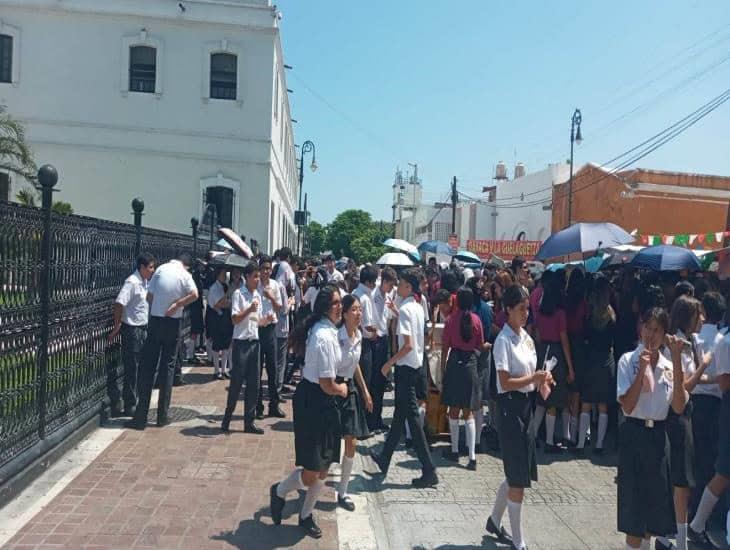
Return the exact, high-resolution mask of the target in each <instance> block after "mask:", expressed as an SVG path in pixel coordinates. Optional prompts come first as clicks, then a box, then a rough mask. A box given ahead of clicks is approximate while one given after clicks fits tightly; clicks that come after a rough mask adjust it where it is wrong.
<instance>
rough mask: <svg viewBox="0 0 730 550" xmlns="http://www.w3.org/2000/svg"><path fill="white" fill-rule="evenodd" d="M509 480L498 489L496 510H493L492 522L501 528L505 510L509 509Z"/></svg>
mask: <svg viewBox="0 0 730 550" xmlns="http://www.w3.org/2000/svg"><path fill="white" fill-rule="evenodd" d="M508 489H509V487H508V486H507V480H506V479H505V480H504V481H503V482H502V484H501V485H500V486H499V488H498V489H497V499H496V500H495V501H494V508H492V521H493V522H494V525H496V526H497V528H499V527H500V526H501V525H502V516H504V510H505V508H507V490H508Z"/></svg>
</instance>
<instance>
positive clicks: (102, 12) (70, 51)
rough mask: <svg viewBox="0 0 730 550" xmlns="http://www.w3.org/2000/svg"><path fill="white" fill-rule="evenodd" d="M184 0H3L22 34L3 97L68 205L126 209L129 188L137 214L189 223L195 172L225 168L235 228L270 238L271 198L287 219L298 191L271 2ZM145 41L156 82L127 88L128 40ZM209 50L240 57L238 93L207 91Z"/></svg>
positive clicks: (206, 174) (122, 215) (163, 223)
mask: <svg viewBox="0 0 730 550" xmlns="http://www.w3.org/2000/svg"><path fill="white" fill-rule="evenodd" d="M184 3H185V5H186V7H187V11H186V12H185V13H182V12H181V11H180V9H179V8H178V6H177V2H173V1H168V0H105V1H104V2H100V1H98V0H64V2H62V3H60V2H58V1H57V0H0V19H1V20H2V22H3V24H6V25H12V26H13V27H15V28H19V29H20V31H21V33H22V37H21V40H20V41H19V44H15V47H16V48H18V49H19V54H20V67H19V70H20V75H19V81H18V82H16V83H13V84H0V103H2V104H5V105H7V107H8V110H9V112H10V113H11V115H13V116H14V117H16V118H18V119H20V120H21V121H22V122H24V123H25V124H26V129H27V134H28V138H29V141H30V143H31V146H32V147H33V150H34V152H35V159H36V161H37V162H38V164H44V163H47V162H48V163H52V164H54V165H55V166H56V168H57V169H58V171H59V174H60V183H59V186H58V187H59V189H60V190H61V191H60V193H58V194H57V198H58V199H60V200H65V201H68V202H70V203H71V204H72V206H73V207H74V209H75V211H76V212H77V213H80V214H87V215H92V216H98V217H104V218H109V219H115V220H120V221H128V220H129V219H130V216H129V212H130V211H131V210H130V207H129V202H130V200H131V198H132V197H134V196H140V197H142V198H143V199H144V201H145V204H146V213H147V216H146V217H145V219H144V221H145V223H146V224H147V225H150V226H156V227H160V228H164V229H170V230H175V231H185V232H187V231H188V227H189V220H190V217H191V216H198V215H199V210H200V206H199V203H200V202H201V200H202V199H201V197H200V180H201V179H204V178H210V177H215V176H216V175H217V174H218V173H222V174H223V176H224V177H225V178H226V179H230V180H233V181H236V182H239V183H240V189H241V195H240V197H239V201H238V203H239V215H238V220H239V223H238V225H239V226H238V227H237V228H234V229H236V230H237V231H238V232H239V233H244V234H246V235H247V236H250V237H254V238H256V239H257V240H258V241H259V243H261V244H262V245H263V248H264V249H267V248H268V247H267V244H268V237H267V235H268V231H267V225H268V223H269V221H270V220H269V219H268V212H269V208H268V204H269V201H270V200H274V201H275V202H277V204H278V205H279V206H278V207H281V208H283V209H284V211H285V212H286V215H287V217H288V219H291V218H293V213H292V210H293V206H294V200H293V197H294V195H295V193H296V180H295V177H294V174H293V171H294V164H295V163H294V162H293V156H294V155H293V136H292V133H291V122H290V114H289V105H288V98H287V97H286V93H285V89H286V83H285V76H284V75H283V72H284V71H283V67H282V64H283V61H282V54H281V48H280V41H279V34H278V32H279V31H278V28H277V26H276V21H277V20H276V18H275V17H274V16H273V10H272V8H271V7H270V6H269V4H270V2H268V0H246V1H245V2H235V1H230V0H228V1H220V2H218V1H216V0H206V1H205V2H203V1H202V0H201V1H197V0H186V1H185V2H184ZM143 29H145V31H143ZM125 37H126V38H125ZM129 37H131V38H129ZM143 39H144V40H152V41H155V43H156V44H158V45H159V47H158V64H157V71H158V75H159V81H160V88H161V89H158V90H157V92H158V93H155V94H140V93H134V92H127V91H126V90H125V87H126V78H127V76H126V75H127V70H128V68H127V66H126V64H125V63H124V56H125V51H126V47H127V46H125V44H127V45H128V43H129V41H130V40H132V41H136V40H143ZM125 40H126V43H125ZM217 50H221V51H230V52H232V53H236V54H237V55H238V56H239V60H238V82H239V86H238V90H237V100H236V101H225V100H217V99H208V98H207V94H208V88H209V74H208V72H207V70H206V67H207V65H206V63H207V62H206V60H207V59H208V58H209V57H208V56H209V54H210V52H211V51H217ZM275 73H278V74H279V78H280V79H281V85H280V89H279V98H278V113H277V120H274V119H273V111H274V99H273V95H274V87H275V80H274V75H275ZM282 132H283V136H284V139H283V140H280V139H279V137H280V135H281V134H282ZM280 141H281V142H282V143H283V146H282V145H280ZM272 174H274V176H272ZM277 178H278V181H279V184H278V185H277V183H276V181H277ZM13 190H14V191H16V190H17V185H14V187H13ZM279 225H281V224H279ZM279 230H280V228H279ZM276 238H277V239H281V236H280V235H279V233H277V235H276Z"/></svg>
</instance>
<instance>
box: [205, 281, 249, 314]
mask: <svg viewBox="0 0 730 550" xmlns="http://www.w3.org/2000/svg"><path fill="white" fill-rule="evenodd" d="M212 288H213V287H211V289H212ZM208 298H209V299H210V294H208ZM245 302H246V300H245V298H244V297H243V293H242V292H241V291H240V290H238V289H236V290H235V291H234V292H233V296H232V297H231V314H232V315H239V314H240V313H241V312H243V311H245V310H246V308H247V307H248V306H247V305H246V303H245Z"/></svg>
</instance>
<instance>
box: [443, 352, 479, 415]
mask: <svg viewBox="0 0 730 550" xmlns="http://www.w3.org/2000/svg"><path fill="white" fill-rule="evenodd" d="M441 403H442V404H443V405H446V406H447V407H457V408H459V409H469V410H472V411H473V410H476V409H478V408H479V407H480V406H481V404H482V392H481V386H480V384H479V373H478V369H477V355H476V353H474V352H473V351H461V350H458V349H452V350H451V352H450V353H449V359H448V361H447V363H446V373H445V374H444V391H443V395H442V396H441Z"/></svg>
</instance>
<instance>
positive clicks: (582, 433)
mask: <svg viewBox="0 0 730 550" xmlns="http://www.w3.org/2000/svg"><path fill="white" fill-rule="evenodd" d="M590 425H591V413H580V428H579V429H578V448H579V449H583V448H584V447H585V446H586V436H587V435H588V427H589V426H590Z"/></svg>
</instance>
